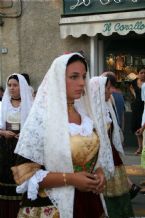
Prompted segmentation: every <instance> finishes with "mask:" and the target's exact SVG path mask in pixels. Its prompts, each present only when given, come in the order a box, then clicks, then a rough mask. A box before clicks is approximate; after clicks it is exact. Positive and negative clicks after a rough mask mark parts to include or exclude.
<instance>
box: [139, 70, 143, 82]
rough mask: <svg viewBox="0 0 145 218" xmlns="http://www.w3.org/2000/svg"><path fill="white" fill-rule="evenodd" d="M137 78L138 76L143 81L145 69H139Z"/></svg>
mask: <svg viewBox="0 0 145 218" xmlns="http://www.w3.org/2000/svg"><path fill="white" fill-rule="evenodd" d="M138 78H139V79H140V80H141V81H143V82H145V69H141V70H140V71H139V73H138Z"/></svg>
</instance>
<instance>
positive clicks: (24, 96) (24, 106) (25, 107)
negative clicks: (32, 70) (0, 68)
mask: <svg viewBox="0 0 145 218" xmlns="http://www.w3.org/2000/svg"><path fill="white" fill-rule="evenodd" d="M13 75H16V76H17V77H18V80H19V87H20V97H21V104H20V105H21V116H20V117H21V125H20V127H21V128H22V127H23V125H24V122H25V120H26V118H27V116H28V113H29V111H30V108H31V106H32V104H33V97H32V94H31V92H30V88H29V86H28V84H27V82H26V80H25V78H24V77H23V76H22V75H20V74H17V73H13V74H11V75H10V76H9V77H8V78H7V82H6V89H5V92H4V95H3V98H2V104H1V123H0V128H1V129H5V128H6V118H7V111H8V109H9V105H10V104H11V96H10V94H9V89H8V80H9V78H10V77H11V76H13Z"/></svg>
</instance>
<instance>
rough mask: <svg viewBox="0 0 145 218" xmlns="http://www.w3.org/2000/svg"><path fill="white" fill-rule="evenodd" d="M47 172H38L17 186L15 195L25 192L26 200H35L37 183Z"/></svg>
mask: <svg viewBox="0 0 145 218" xmlns="http://www.w3.org/2000/svg"><path fill="white" fill-rule="evenodd" d="M47 174H48V171H46V170H38V171H37V172H36V173H35V174H34V175H33V176H32V177H31V178H30V179H29V180H27V181H25V182H24V183H22V184H21V185H19V186H17V188H16V192H17V193H24V192H26V191H27V197H28V199H31V200H35V199H36V198H37V194H38V189H39V182H42V180H43V179H44V178H45V177H46V176H47Z"/></svg>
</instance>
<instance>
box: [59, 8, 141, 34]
mask: <svg viewBox="0 0 145 218" xmlns="http://www.w3.org/2000/svg"><path fill="white" fill-rule="evenodd" d="M59 24H60V35H61V38H66V37H67V36H69V35H71V36H73V37H76V38H78V37H80V36H81V35H83V34H85V35H87V36H90V37H92V36H95V35H97V34H98V33H101V34H103V35H104V36H110V35H112V33H115V32H116V33H118V34H119V35H126V34H128V33H129V32H130V31H134V32H136V33H137V34H143V33H145V10H144V11H133V12H123V13H112V14H99V15H87V16H76V17H63V18H61V19H60V23H59Z"/></svg>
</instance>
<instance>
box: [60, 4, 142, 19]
mask: <svg viewBox="0 0 145 218" xmlns="http://www.w3.org/2000/svg"><path fill="white" fill-rule="evenodd" d="M63 8H64V10H63V15H68V16H69V15H85V14H99V13H111V12H121V11H133V10H143V9H145V0H63Z"/></svg>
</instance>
